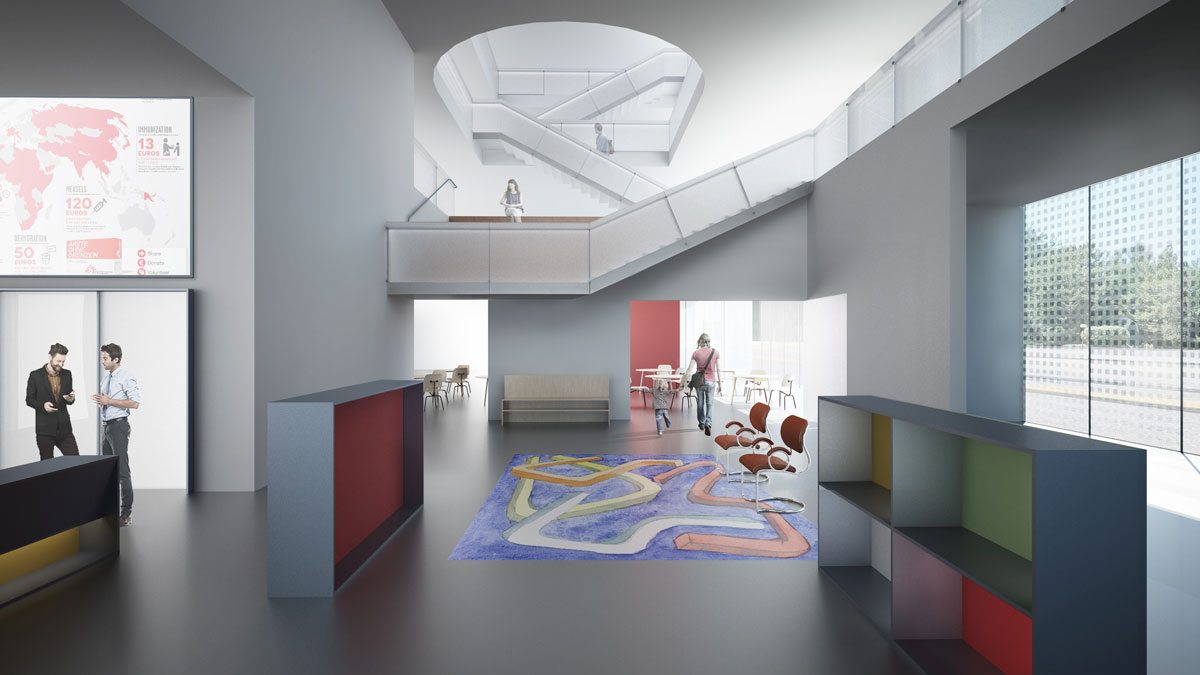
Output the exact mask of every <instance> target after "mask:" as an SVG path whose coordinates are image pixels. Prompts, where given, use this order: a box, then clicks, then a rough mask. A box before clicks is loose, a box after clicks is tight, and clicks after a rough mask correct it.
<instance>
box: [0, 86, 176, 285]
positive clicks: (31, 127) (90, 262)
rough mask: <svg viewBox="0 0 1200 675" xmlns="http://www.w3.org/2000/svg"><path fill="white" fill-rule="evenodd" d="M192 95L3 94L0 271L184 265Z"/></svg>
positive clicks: (130, 271)
mask: <svg viewBox="0 0 1200 675" xmlns="http://www.w3.org/2000/svg"><path fill="white" fill-rule="evenodd" d="M191 246H192V101H191V99H186V98H183V99H138V98H69V99H50V98H0V276H104V275H120V276H191V274H192V269H191V264H192V255H191Z"/></svg>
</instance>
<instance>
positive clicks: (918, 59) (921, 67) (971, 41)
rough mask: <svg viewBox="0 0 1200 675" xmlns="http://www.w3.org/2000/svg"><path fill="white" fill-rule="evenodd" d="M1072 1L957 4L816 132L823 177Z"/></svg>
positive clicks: (976, 0)
mask: <svg viewBox="0 0 1200 675" xmlns="http://www.w3.org/2000/svg"><path fill="white" fill-rule="evenodd" d="M1070 2H1071V0H959V1H957V2H954V3H952V4H950V5H949V6H948V7H946V8H945V9H944V10H942V11H941V12H940V13H939V14H938V15H937V16H936V17H935V18H934V20H933V21H931V22H930V23H929V24H928V25H927V26H926V27H925V28H924V29H923V30H922V31H921V32H920V33H918V34H917V35H916V37H914V38H913V39H912V40H909V42H908V44H906V45H905V46H904V47H902V48H901V49H900V51H898V52H897V53H896V54H895V55H894V56H893V57H892V58H891V59H889V60H888V62H887V63H886V64H885V65H884V66H883V67H882V68H880V69H879V70H878V71H876V72H875V74H873V75H872V76H871V77H870V78H869V79H868V80H867V81H866V83H865V84H863V85H862V86H861V87H859V88H858V90H856V91H855V92H854V93H853V94H851V96H850V98H849V99H847V100H846V102H845V103H843V104H842V105H840V106H838V107H837V109H836V110H834V111H833V112H832V113H830V114H829V116H828V117H826V118H825V120H824V121H822V122H821V123H820V124H819V125H818V126H817V129H816V145H817V156H816V162H817V175H821V174H823V173H825V172H826V171H828V170H829V169H831V168H833V167H834V166H836V165H838V164H839V163H841V162H842V161H843V160H845V159H846V158H847V157H849V156H850V155H852V154H854V153H855V152H857V151H858V150H860V149H862V148H863V146H865V145H866V144H867V143H870V142H871V141H872V140H874V139H875V138H876V137H878V136H879V135H880V134H882V133H883V132H885V131H887V130H888V129H890V128H892V126H894V125H895V124H896V123H897V122H899V121H900V120H902V119H904V118H905V117H907V116H908V115H910V114H912V113H913V112H914V111H916V110H917V109H918V108H920V107H921V106H923V105H925V104H926V103H928V102H929V101H930V100H931V99H933V98H934V97H935V96H937V95H938V94H940V93H942V92H943V91H945V90H946V89H948V88H949V87H950V86H951V85H953V84H954V83H956V82H958V81H959V80H960V79H962V78H963V77H965V76H966V75H967V73H970V72H971V71H973V70H975V69H976V68H977V67H979V65H980V64H982V63H983V62H985V61H987V60H988V59H990V58H991V57H993V56H995V55H996V54H997V53H999V52H1000V51H1001V50H1002V49H1004V48H1005V47H1007V46H1008V45H1010V44H1012V43H1013V42H1015V41H1016V40H1017V39H1018V38H1020V37H1021V36H1023V35H1025V34H1026V33H1028V32H1029V31H1031V30H1033V28H1034V27H1036V26H1037V25H1038V24H1040V23H1042V22H1043V21H1045V20H1046V19H1048V18H1050V17H1051V16H1053V15H1054V14H1055V13H1057V12H1059V11H1062V10H1063V9H1065V8H1066V6H1067V5H1068V4H1070Z"/></svg>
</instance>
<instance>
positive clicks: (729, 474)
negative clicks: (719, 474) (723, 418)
mask: <svg viewBox="0 0 1200 675" xmlns="http://www.w3.org/2000/svg"><path fill="white" fill-rule="evenodd" d="M770 414H771V406H769V405H767V404H766V403H755V404H754V406H753V407H751V408H750V424H749V425H746V424H742V423H741V422H738V421H737V420H734V421H732V422H729V423H728V424H726V425H725V428H726V429H731V428H733V427H737V429H736V430H735V431H734V432H733V433H732V434H721V435H720V436H717V437H716V438H714V439H713V442H714V443H716V444H717V445H718V446H720V447H721V450H723V451H724V455H725V457H724V466H725V480H727V481H729V482H731V483H732V482H739V483H742V482H746V480H745V479H746V476H749V475H751V474H750V472H748V471H736V472H735V471H734V470H733V466H734V464H733V461H734V460H735V459H738V458H740V457H741V455H742V454H744V453H747V452H749V453H753V452H754V451H755V450H756V449H759V448H762V447H763V444H764V443H765V447H770V446H771V445H774V443H773V441H771V439H770V438H768V437H767V436H766V433H767V415H770ZM755 480H758V478H757V477H756V478H755Z"/></svg>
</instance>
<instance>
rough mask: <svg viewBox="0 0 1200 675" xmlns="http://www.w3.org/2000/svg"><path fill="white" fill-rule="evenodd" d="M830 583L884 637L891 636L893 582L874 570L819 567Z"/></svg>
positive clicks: (864, 567) (855, 567) (860, 567)
mask: <svg viewBox="0 0 1200 675" xmlns="http://www.w3.org/2000/svg"><path fill="white" fill-rule="evenodd" d="M821 571H822V572H824V573H825V574H826V575H827V576H828V577H829V579H830V580H831V581H833V583H834V584H835V585H836V586H837V587H838V588H839V589H841V591H842V592H843V593H845V594H846V595H847V596H848V597H849V598H850V601H851V602H853V603H854V605H855V606H856V607H858V609H859V610H860V611H861V612H862V613H863V614H866V615H867V619H869V620H870V621H871V623H873V624H875V627H876V628H878V629H879V630H880V632H882V633H883V634H884V635H885V636H888V637H891V633H892V582H890V581H888V580H887V578H886V577H884V576H883V575H882V574H880V573H879V572H877V571H876V570H875V568H874V567H869V566H854V567H834V566H829V567H822V568H821Z"/></svg>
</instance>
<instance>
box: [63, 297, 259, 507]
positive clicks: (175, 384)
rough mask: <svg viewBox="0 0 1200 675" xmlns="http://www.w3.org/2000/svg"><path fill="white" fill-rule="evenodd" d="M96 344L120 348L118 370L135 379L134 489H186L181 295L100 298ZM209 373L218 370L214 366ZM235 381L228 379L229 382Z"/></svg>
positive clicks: (185, 327) (183, 308)
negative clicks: (138, 399) (138, 393)
mask: <svg viewBox="0 0 1200 675" xmlns="http://www.w3.org/2000/svg"><path fill="white" fill-rule="evenodd" d="M100 343H101V344H109V343H115V344H117V345H120V347H121V351H122V353H123V356H122V358H121V364H122V365H123V366H124V367H125V368H128V369H129V370H130V372H132V373H133V375H134V377H136V378H137V382H138V388H139V389H140V390H141V394H142V404H141V406H140V407H139V408H138V409H137V410H134V411H133V412H132V413H131V415H130V418H129V425H130V427H131V428H132V430H133V431H132V434H131V436H130V438H129V466H130V471H131V473H132V474H133V485H134V489H135V490H136V489H138V488H144V489H186V488H187V475H188V466H187V459H188V453H187V447H188V303H187V293H186V292H178V293H170V292H154V293H146V292H139V291H129V292H110V291H105V292H102V293H100ZM210 367H213V368H217V369H218V370H219V369H220V364H210ZM236 380H237V377H236V374H234V373H230V381H232V382H236ZM234 386H236V385H234ZM76 405H78V404H76Z"/></svg>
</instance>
